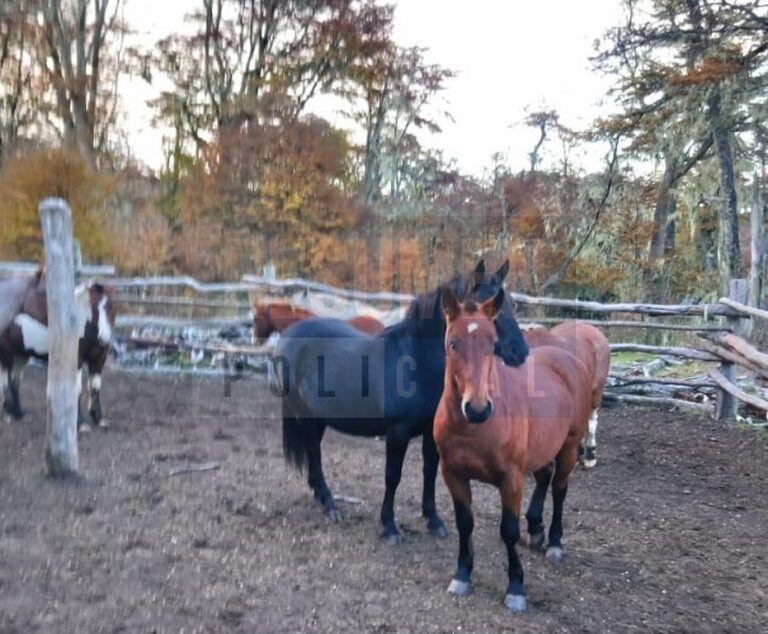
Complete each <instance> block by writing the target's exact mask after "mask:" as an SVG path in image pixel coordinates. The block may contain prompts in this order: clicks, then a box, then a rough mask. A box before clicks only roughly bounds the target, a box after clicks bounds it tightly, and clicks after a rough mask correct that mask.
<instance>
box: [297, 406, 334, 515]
mask: <svg viewBox="0 0 768 634" xmlns="http://www.w3.org/2000/svg"><path fill="white" fill-rule="evenodd" d="M306 425H307V427H308V429H307V434H306V436H305V437H304V443H305V447H306V451H307V472H308V476H307V483H308V484H309V486H310V487H311V488H312V489H313V491H314V492H315V499H316V500H317V501H318V502H320V504H322V505H323V509H324V510H325V514H326V515H327V516H328V519H330V520H331V521H333V522H340V521H341V519H342V517H341V512H340V511H339V509H338V508H337V507H336V502H335V500H334V499H333V493H331V490H330V489H329V488H328V484H327V483H326V482H325V475H324V474H323V456H322V453H321V450H320V443H321V442H322V440H323V435H324V434H325V423H323V422H320V421H316V422H314V423H312V422H309V423H306Z"/></svg>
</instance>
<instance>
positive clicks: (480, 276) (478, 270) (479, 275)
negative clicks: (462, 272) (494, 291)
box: [472, 259, 485, 286]
mask: <svg viewBox="0 0 768 634" xmlns="http://www.w3.org/2000/svg"><path fill="white" fill-rule="evenodd" d="M484 279H485V260H482V259H481V260H480V261H479V262H478V263H477V266H476V267H475V272H474V273H473V275H472V280H473V282H474V284H475V286H478V285H479V284H482V283H483V280H484Z"/></svg>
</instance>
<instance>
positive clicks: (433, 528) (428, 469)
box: [421, 429, 448, 539]
mask: <svg viewBox="0 0 768 634" xmlns="http://www.w3.org/2000/svg"><path fill="white" fill-rule="evenodd" d="M421 456H422V459H423V461H424V491H423V494H422V498H421V511H422V513H423V514H424V517H425V519H426V520H427V529H428V530H429V533H430V535H433V536H435V537H439V538H440V539H443V538H445V537H447V536H448V531H446V530H445V524H443V520H441V519H440V516H439V515H438V514H437V504H436V503H435V479H436V478H437V467H438V464H439V462H440V457H439V455H438V453H437V447H436V446H435V439H434V438H433V436H432V430H431V429H429V430H427V431H426V432H425V433H424V436H423V437H422V442H421Z"/></svg>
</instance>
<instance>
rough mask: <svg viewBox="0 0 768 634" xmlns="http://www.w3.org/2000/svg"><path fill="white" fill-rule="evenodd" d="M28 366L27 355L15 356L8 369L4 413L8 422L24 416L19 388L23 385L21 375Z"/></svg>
mask: <svg viewBox="0 0 768 634" xmlns="http://www.w3.org/2000/svg"><path fill="white" fill-rule="evenodd" d="M26 367H27V359H26V358H25V357H14V359H13V362H12V363H11V367H10V368H9V370H8V379H7V380H8V384H7V390H6V397H5V401H4V403H3V413H4V414H5V420H6V421H8V422H10V421H11V419H15V420H21V419H22V418H23V417H24V412H23V411H22V409H21V397H20V395H19V388H20V385H21V376H22V374H24V368H26Z"/></svg>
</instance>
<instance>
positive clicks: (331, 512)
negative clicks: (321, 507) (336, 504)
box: [325, 509, 344, 524]
mask: <svg viewBox="0 0 768 634" xmlns="http://www.w3.org/2000/svg"><path fill="white" fill-rule="evenodd" d="M325 516H326V517H327V518H328V519H329V520H330V521H331V522H333V523H334V524H338V523H339V522H340V521H341V520H343V519H344V518H343V517H342V515H341V511H340V510H339V509H328V510H327V511H326V512H325Z"/></svg>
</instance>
